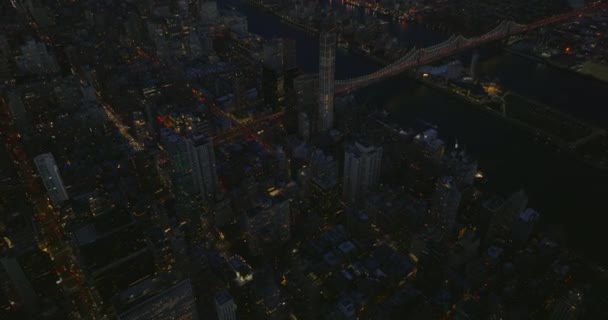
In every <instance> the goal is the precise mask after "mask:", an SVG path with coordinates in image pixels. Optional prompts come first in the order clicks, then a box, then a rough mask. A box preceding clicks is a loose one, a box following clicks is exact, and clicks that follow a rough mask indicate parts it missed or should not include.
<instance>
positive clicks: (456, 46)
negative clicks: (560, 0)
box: [335, 1, 608, 93]
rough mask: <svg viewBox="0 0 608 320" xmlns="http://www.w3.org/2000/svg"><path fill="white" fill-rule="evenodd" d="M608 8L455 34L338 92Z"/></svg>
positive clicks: (341, 85) (596, 5) (343, 84)
mask: <svg viewBox="0 0 608 320" xmlns="http://www.w3.org/2000/svg"><path fill="white" fill-rule="evenodd" d="M606 7H608V2H605V1H595V2H593V3H590V4H588V5H586V6H585V7H583V8H581V9H579V10H576V11H571V12H567V13H563V14H559V15H555V16H551V17H548V18H544V19H541V20H538V21H535V22H532V23H530V24H527V25H524V24H518V23H515V22H513V21H503V22H501V23H500V24H499V25H497V26H496V27H495V28H494V29H492V30H490V31H488V32H487V33H485V34H482V35H480V36H477V37H475V38H465V37H464V36H462V35H458V36H456V35H454V36H452V37H450V38H449V39H447V40H446V41H444V42H442V43H439V44H436V45H433V46H430V47H426V48H414V49H412V50H410V51H409V52H408V53H407V54H405V55H404V56H403V57H401V58H400V59H398V60H397V61H395V62H393V63H391V64H390V65H387V66H386V67H384V68H382V69H380V70H378V71H376V72H373V73H370V74H367V75H364V76H360V77H357V78H353V79H346V80H336V82H335V92H336V93H344V92H351V91H354V90H357V89H360V88H363V87H366V86H369V85H371V84H373V83H376V82H378V81H381V80H383V79H386V78H389V77H392V76H395V75H398V74H400V73H402V72H404V71H406V70H409V69H412V68H415V67H418V66H422V65H425V64H429V63H432V62H435V61H439V60H442V59H445V58H447V57H450V56H452V55H454V54H457V53H459V52H462V51H465V50H468V49H471V48H474V47H477V46H480V45H482V44H484V43H488V42H492V41H496V40H500V39H506V38H508V37H510V36H513V35H516V34H519V33H523V32H526V31H530V30H534V29H538V28H540V27H543V26H546V25H550V24H554V23H559V22H566V21H569V20H572V19H576V18H579V17H581V16H582V15H584V14H587V13H592V12H594V11H597V10H600V9H603V8H606Z"/></svg>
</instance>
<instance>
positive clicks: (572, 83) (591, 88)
mask: <svg viewBox="0 0 608 320" xmlns="http://www.w3.org/2000/svg"><path fill="white" fill-rule="evenodd" d="M224 3H231V5H232V6H234V8H236V10H238V11H240V12H241V13H243V14H244V15H246V16H247V18H248V21H249V30H250V32H253V33H256V34H259V35H261V36H263V37H266V38H272V37H288V38H293V39H295V40H296V41H297V55H298V56H297V59H298V64H299V65H300V67H301V68H302V69H303V70H304V71H305V72H307V73H316V72H317V69H318V63H319V61H318V60H319V59H318V49H319V45H318V43H317V39H316V37H315V36H313V35H310V34H307V33H305V32H303V31H301V30H298V29H296V28H293V27H291V26H289V25H288V24H285V23H282V22H281V20H280V19H279V18H277V17H275V16H273V15H271V14H269V13H265V12H263V11H261V10H259V9H257V8H255V7H253V6H250V5H247V4H245V3H244V1H242V0H240V1H239V0H227V1H226V2H224ZM410 27H411V26H410ZM408 28H409V27H408ZM412 28H414V30H416V32H415V34H413V35H411V36H412V37H414V36H415V37H418V38H424V37H426V36H427V35H426V34H425V33H426V32H428V37H436V36H437V35H436V34H435V33H434V32H433V31H430V30H426V29H425V28H423V27H420V26H418V27H412ZM411 30H412V29H410V31H407V32H410V33H411V32H412V31H411ZM379 67H380V66H379V65H377V64H376V63H374V62H372V61H370V60H368V59H366V58H364V57H361V56H358V55H354V54H349V53H347V52H345V51H340V50H339V51H338V55H337V62H336V78H337V79H344V78H349V77H353V76H357V75H362V74H366V73H369V72H371V71H374V70H377V69H378V68H379ZM479 74H480V75H482V76H483V75H485V76H489V77H496V78H499V79H500V82H501V83H502V85H503V86H504V87H506V88H507V89H510V90H512V91H514V92H517V93H519V94H521V95H523V96H526V97H528V98H531V99H533V100H537V101H540V102H542V103H543V104H547V105H550V106H551V107H553V108H557V109H560V110H562V111H565V112H568V113H570V114H571V115H573V116H575V117H577V118H579V119H582V120H585V121H588V122H593V123H594V124H595V125H597V126H598V127H602V128H604V129H608V108H606V101H608V84H606V83H602V82H600V81H596V80H593V79H589V78H586V77H582V76H580V75H577V74H575V73H572V72H569V71H562V70H558V69H554V68H552V67H549V66H545V65H543V64H539V63H537V62H534V61H531V60H527V59H525V58H522V57H519V56H515V55H512V54H509V53H505V52H502V51H499V52H498V53H496V52H494V53H491V54H490V53H487V54H484V53H482V57H481V59H480V63H479ZM356 95H357V100H359V101H366V102H368V103H370V104H372V105H377V106H382V107H384V108H385V109H386V110H387V111H389V112H390V113H391V114H392V115H393V118H394V119H397V121H398V122H399V123H400V124H401V125H403V126H404V127H408V126H409V125H410V124H413V123H414V122H416V121H417V120H416V119H424V120H425V121H427V122H430V123H433V124H435V125H437V126H438V128H439V133H440V135H441V137H442V138H443V139H444V140H446V141H447V142H448V143H453V142H454V141H455V139H458V141H459V143H460V145H461V146H464V147H465V148H466V150H467V151H469V152H470V153H472V154H474V155H475V156H476V157H477V158H478V159H479V163H480V168H481V170H482V171H483V172H484V173H485V175H486V176H487V177H488V182H487V184H486V186H485V188H486V189H487V190H490V191H493V192H499V193H505V194H506V193H509V192H512V191H515V190H516V189H517V188H524V189H525V191H526V192H527V194H528V195H529V197H530V201H529V206H530V207H533V208H535V209H537V210H538V211H539V212H541V214H542V221H543V228H544V229H546V230H554V228H553V225H561V226H563V227H562V228H563V230H562V231H563V232H564V234H565V236H566V237H567V239H565V240H566V245H568V246H571V247H573V248H575V249H576V250H577V251H578V252H581V253H583V254H585V255H587V256H589V257H590V258H592V259H595V260H596V261H598V262H602V263H608V253H606V252H604V251H603V250H597V244H598V243H606V242H607V241H608V233H607V232H605V225H606V224H607V223H608V215H607V214H606V213H608V201H606V199H605V198H606V196H607V195H608V172H606V171H601V170H599V169H596V168H593V167H590V166H588V165H586V164H584V163H581V162H580V161H579V160H576V159H574V158H573V156H572V155H571V154H569V153H567V152H561V153H558V152H556V151H555V147H553V146H551V145H548V144H546V143H544V142H542V140H539V139H535V137H534V136H533V135H531V134H530V133H529V132H525V131H523V130H521V129H519V128H517V127H515V126H514V125H512V124H510V123H508V122H507V121H504V120H502V119H499V118H497V117H495V116H493V115H490V114H488V113H486V112H482V111H480V110H479V109H477V108H476V107H474V106H472V105H470V104H469V103H468V102H466V101H464V100H461V99H459V98H456V97H454V96H452V95H450V94H447V93H444V92H442V91H439V90H437V89H433V88H430V87H427V86H424V85H422V84H420V83H419V82H417V81H414V80H411V79H409V78H407V77H405V76H403V77H397V78H393V79H390V80H388V81H383V82H380V83H377V84H375V85H373V86H370V87H368V88H365V89H363V90H360V91H358V92H357V93H356Z"/></svg>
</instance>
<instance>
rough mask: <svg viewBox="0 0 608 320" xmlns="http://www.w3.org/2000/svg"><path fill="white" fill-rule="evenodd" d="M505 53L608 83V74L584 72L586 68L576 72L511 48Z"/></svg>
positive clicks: (506, 49)
mask: <svg viewBox="0 0 608 320" xmlns="http://www.w3.org/2000/svg"><path fill="white" fill-rule="evenodd" d="M505 51H506V52H508V53H510V54H513V55H516V56H519V57H522V58H525V59H528V60H532V61H536V62H539V63H543V64H546V65H548V66H550V67H552V68H556V69H559V70H562V71H567V72H571V73H573V74H575V75H577V76H579V77H588V78H591V79H593V80H598V81H602V82H604V83H608V74H596V73H594V72H584V71H583V70H584V68H583V69H581V70H580V71H578V70H574V69H572V68H570V67H568V66H565V65H563V64H560V63H557V62H555V61H552V60H549V59H545V58H542V57H539V56H537V55H533V54H529V53H526V52H522V51H520V50H517V49H513V48H511V47H507V48H505ZM605 68H608V67H605Z"/></svg>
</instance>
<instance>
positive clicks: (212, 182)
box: [188, 136, 217, 197]
mask: <svg viewBox="0 0 608 320" xmlns="http://www.w3.org/2000/svg"><path fill="white" fill-rule="evenodd" d="M188 155H189V157H190V163H191V166H192V176H193V179H194V185H195V187H196V190H197V192H199V193H200V194H202V195H204V196H206V197H208V196H213V195H214V194H215V191H216V189H217V173H216V171H215V152H214V151H213V141H212V140H211V138H207V137H205V136H194V137H192V138H191V139H189V140H188Z"/></svg>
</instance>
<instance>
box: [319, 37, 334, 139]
mask: <svg viewBox="0 0 608 320" xmlns="http://www.w3.org/2000/svg"><path fill="white" fill-rule="evenodd" d="M319 48H320V57H319V106H318V107H319V111H318V118H319V119H318V120H319V121H318V123H317V129H318V131H319V132H321V131H326V130H330V129H332V127H333V124H334V82H335V73H336V34H335V33H333V32H323V33H321V35H320V37H319Z"/></svg>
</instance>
